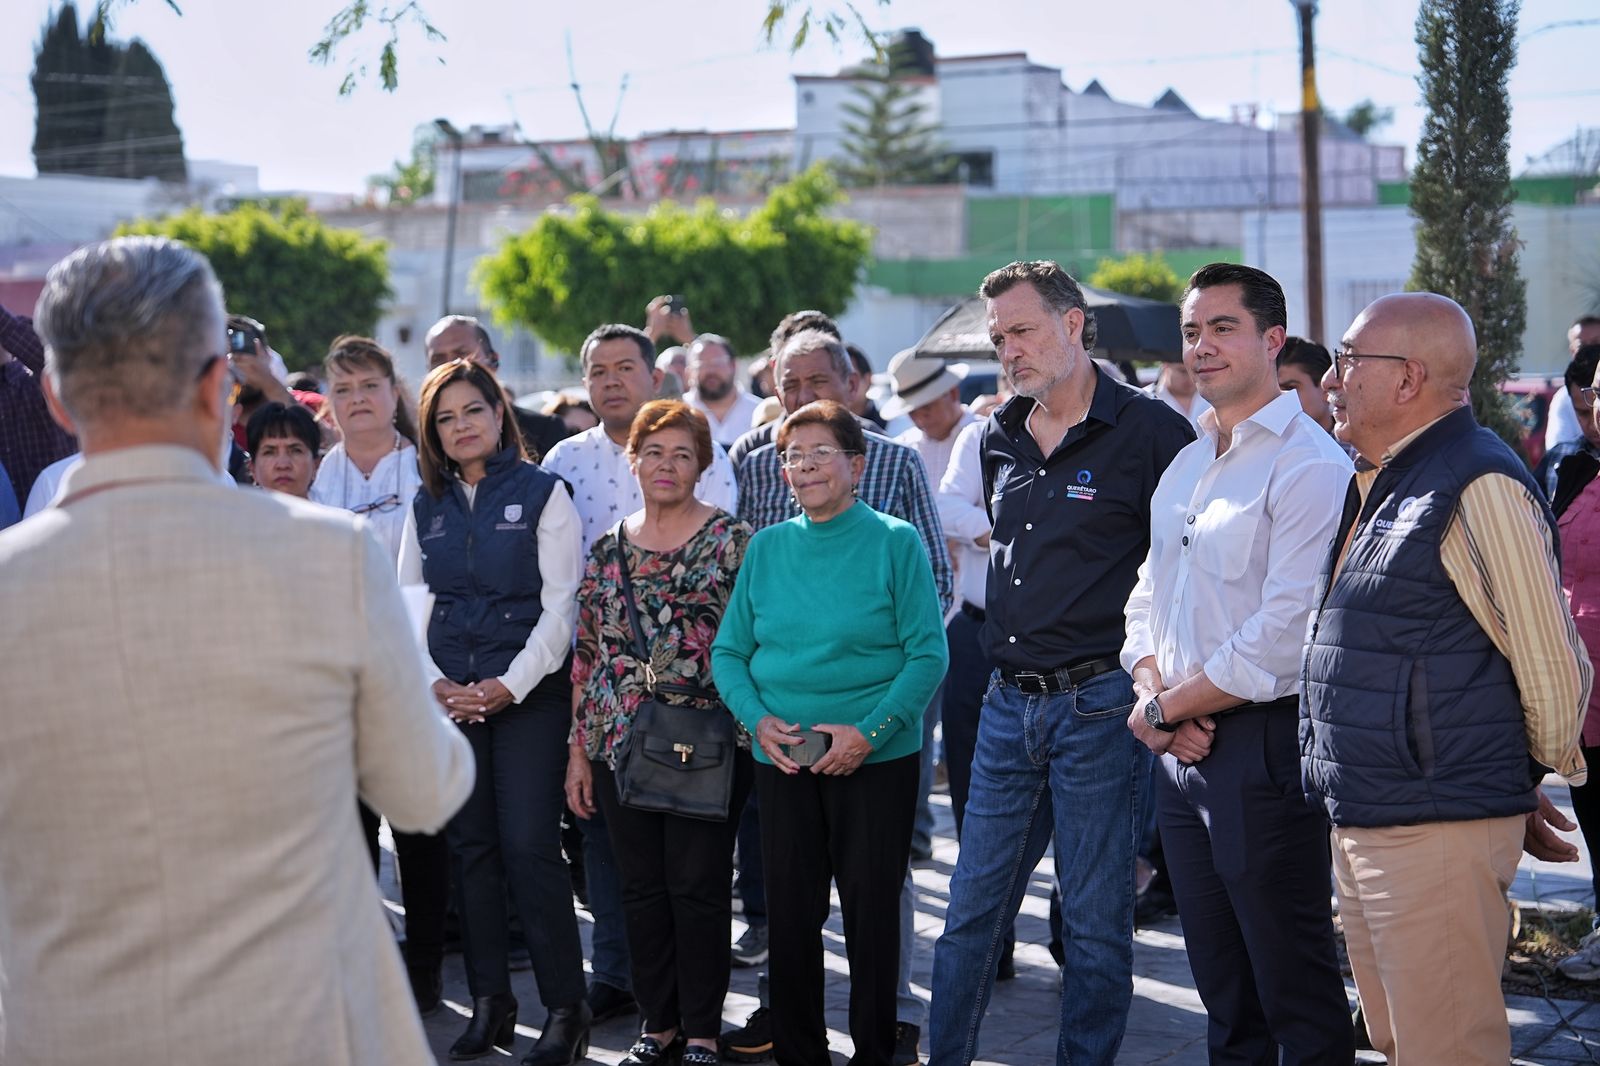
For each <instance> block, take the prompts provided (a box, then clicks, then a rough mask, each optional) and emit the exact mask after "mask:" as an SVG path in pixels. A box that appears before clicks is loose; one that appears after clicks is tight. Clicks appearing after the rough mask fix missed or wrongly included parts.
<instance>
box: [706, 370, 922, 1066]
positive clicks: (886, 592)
mask: <svg viewBox="0 0 1600 1066" xmlns="http://www.w3.org/2000/svg"><path fill="white" fill-rule="evenodd" d="M866 447H867V446H866V439H865V437H864V436H863V435H862V432H861V427H860V425H859V424H858V423H857V422H856V420H855V418H854V416H852V415H851V414H850V412H849V411H848V410H846V409H845V408H844V407H842V406H841V405H839V404H836V403H833V402H831V401H819V402H817V403H812V404H807V405H806V406H805V407H802V408H801V409H800V410H798V411H796V412H795V413H794V414H793V415H791V416H790V417H789V418H788V420H787V421H785V422H784V424H783V427H782V428H781V429H780V430H779V431H778V439H777V449H778V454H779V456H780V458H781V460H782V464H783V474H784V479H785V480H786V481H787V482H788V483H789V488H790V490H791V491H792V492H793V494H794V496H795V499H796V500H797V501H798V502H799V504H800V509H801V512H802V513H801V514H800V516H799V517H797V518H793V519H790V520H789V521H787V522H783V523H780V524H778V525H776V526H772V527H770V528H768V529H764V530H762V531H761V532H759V533H757V534H756V535H755V536H754V537H753V538H751V540H750V545H749V547H748V549H747V550H746V554H745V559H744V565H743V566H742V567H741V568H740V571H739V578H738V581H737V582H736V583H735V585H734V589H733V595H732V598H731V599H730V600H729V602H728V607H727V611H726V612H725V613H724V615H723V618H722V626H721V628H720V629H719V630H718V633H717V639H716V643H715V644H714V645H713V646H712V651H711V669H712V676H713V677H714V678H715V680H716V684H717V689H718V691H719V692H721V694H722V698H723V700H724V702H726V703H727V705H728V707H729V709H730V710H732V711H733V713H734V715H735V716H736V717H737V718H738V719H739V721H740V722H742V723H743V724H744V726H745V728H746V729H748V730H750V732H751V733H752V734H753V735H754V736H755V739H756V751H755V755H756V762H757V765H756V789H757V791H758V792H759V794H760V804H759V808H760V816H761V843H762V851H763V853H764V854H765V856H766V863H767V875H766V888H767V914H768V919H769V921H768V929H769V930H770V937H771V940H770V945H769V946H770V951H771V955H770V957H769V959H768V970H769V976H770V980H771V982H772V1023H773V1055H774V1057H775V1058H776V1059H777V1062H778V1064H779V1066H790V1064H804V1066H821V1064H824V1063H827V1062H828V1061H829V1057H828V1034H827V1027H826V1024H825V1022H824V1019H823V995H822V989H823V965H822V963H823V950H822V925H823V923H824V921H826V919H827V916H828V889H829V882H830V880H832V881H836V882H837V884H838V888H839V899H840V904H841V910H842V912H843V916H844V934H845V943H846V948H847V953H848V955H849V958H850V1036H851V1039H852V1040H853V1041H854V1042H855V1055H854V1057H853V1058H852V1059H851V1062H852V1063H855V1064H857V1066H889V1064H890V1062H891V1060H892V1058H893V1054H894V1043H895V980H896V970H897V965H898V962H899V958H900V927H899V922H898V921H897V920H896V915H897V914H898V907H899V898H900V886H901V883H902V882H903V881H904V879H905V873H906V863H907V861H908V859H909V858H910V851H911V826H912V819H913V817H914V814H915V807H916V792H917V772H918V752H919V751H920V749H921V747H922V711H923V709H924V708H925V707H927V705H928V702H929V700H930V699H932V697H933V693H934V690H935V689H937V688H938V686H939V684H940V683H941V681H942V680H943V679H944V671H945V665H946V661H947V651H946V643H945V637H944V624H943V622H944V619H943V617H942V616H941V613H940V610H939V600H938V595H937V593H936V592H935V591H934V584H933V569H932V567H931V566H930V564H929V562H928V557H927V553H926V551H925V549H924V548H923V546H922V541H921V539H920V538H919V537H918V535H917V532H916V530H915V528H913V527H912V526H910V525H908V524H907V523H905V522H902V521H900V520H899V519H897V518H891V517H889V516H888V515H884V514H880V513H878V512H877V511H874V510H873V509H872V508H870V507H868V506H867V505H866V504H864V503H861V502H860V501H858V500H856V499H855V486H856V482H858V481H859V480H860V479H861V475H862V471H863V469H864V468H865V464H866V460H865V453H866Z"/></svg>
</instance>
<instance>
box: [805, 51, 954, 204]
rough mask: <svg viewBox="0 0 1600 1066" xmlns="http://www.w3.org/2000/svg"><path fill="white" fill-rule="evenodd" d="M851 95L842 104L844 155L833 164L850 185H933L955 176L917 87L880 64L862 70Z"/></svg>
mask: <svg viewBox="0 0 1600 1066" xmlns="http://www.w3.org/2000/svg"><path fill="white" fill-rule="evenodd" d="M857 77H859V78H861V79H863V80H862V82H861V83H860V84H857V85H856V86H855V87H854V88H852V90H851V94H852V96H853V99H851V100H848V101H846V102H845V103H844V104H842V105H841V106H840V109H841V110H842V111H844V113H845V114H846V115H849V116H850V117H849V118H848V119H846V120H845V122H844V123H843V127H844V132H845V140H844V142H843V144H842V145H841V147H842V149H843V151H844V158H842V159H839V160H836V161H835V162H834V169H835V170H836V171H837V172H838V174H839V179H840V180H841V181H842V182H844V184H846V185H854V186H878V185H931V184H937V183H940V182H947V181H949V180H951V177H952V175H953V174H954V171H955V167H954V166H953V164H952V162H951V159H950V156H949V153H947V152H945V151H943V150H942V149H941V148H940V146H939V140H938V126H937V125H935V124H934V123H932V122H929V121H928V118H927V112H928V109H927V107H926V105H924V104H923V103H922V102H921V101H920V100H918V99H917V91H916V88H915V87H914V86H913V85H911V84H909V83H907V82H906V81H905V80H904V79H901V78H898V77H895V76H894V74H892V73H891V72H889V71H886V70H884V69H883V68H881V67H872V68H867V69H864V70H861V71H859V72H858V74H857Z"/></svg>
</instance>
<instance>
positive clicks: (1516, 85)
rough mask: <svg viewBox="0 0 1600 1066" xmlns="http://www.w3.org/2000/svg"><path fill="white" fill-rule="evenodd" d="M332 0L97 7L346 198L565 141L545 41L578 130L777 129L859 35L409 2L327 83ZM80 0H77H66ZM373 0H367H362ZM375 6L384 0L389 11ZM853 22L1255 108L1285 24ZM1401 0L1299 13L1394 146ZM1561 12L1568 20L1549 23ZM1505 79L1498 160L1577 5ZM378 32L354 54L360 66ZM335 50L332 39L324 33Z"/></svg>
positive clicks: (248, 150)
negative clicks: (807, 37) (393, 54)
mask: <svg viewBox="0 0 1600 1066" xmlns="http://www.w3.org/2000/svg"><path fill="white" fill-rule="evenodd" d="M340 2H341V0H273V2H271V3H265V4H262V3H255V2H249V3H247V2H244V0H179V6H180V7H181V8H182V10H183V14H182V15H181V16H180V15H178V14H176V13H174V12H173V10H172V9H171V8H170V7H169V6H167V4H166V3H164V2H163V0H131V2H129V3H126V4H124V5H119V11H120V13H119V17H118V22H117V27H116V36H117V37H119V38H124V39H125V38H129V37H134V36H138V37H141V38H143V40H144V41H145V43H146V44H147V45H149V46H150V48H151V49H152V50H153V51H154V52H155V54H156V56H157V58H158V59H160V60H161V62H162V63H163V64H164V66H165V67H166V71H167V77H168V80H169V81H170V82H171V83H172V87H173V92H174V95H175V97H176V100H177V118H178V124H179V126H180V128H181V129H182V131H183V135H184V142H185V146H186V149H187V152H188V155H189V156H190V157H191V158H199V159H221V160H226V161H228V162H237V163H252V164H255V165H257V166H259V167H260V170H261V183H262V187H263V188H265V189H268V190H282V189H307V190H318V191H333V192H359V191H361V190H362V189H363V187H364V184H365V179H366V177H367V176H368V175H370V174H375V173H378V172H380V171H383V170H386V169H388V167H389V165H390V163H391V162H392V161H393V160H394V159H396V158H398V157H402V156H404V155H405V154H407V153H408V152H409V149H410V143H411V137H412V131H413V129H414V127H416V126H417V125H418V124H421V123H427V122H431V121H432V120H433V119H434V118H436V117H445V118H448V119H450V120H451V121H453V122H454V123H455V124H456V125H457V126H459V127H462V128H465V127H466V126H467V125H469V124H471V123H475V122H476V123H483V124H501V123H508V122H511V121H516V122H518V123H520V124H521V127H522V130H523V132H524V134H525V135H526V136H527V137H529V138H532V139H544V138H559V137H573V136H578V135H581V134H582V132H583V125H582V122H581V120H580V119H579V116H578V111H577V106H576V104H575V103H574V100H573V95H572V92H571V90H570V89H569V88H568V85H567V83H568V81H569V80H570V79H569V77H568V72H567V43H566V42H567V40H568V39H569V37H570V40H571V46H572V52H573V55H574V58H575V61H576V64H577V75H578V79H579V81H580V83H581V84H582V86H583V89H584V98H585V102H586V104H587V105H588V108H589V112H590V115H591V116H592V117H593V118H594V120H595V121H596V123H597V124H600V125H602V126H604V125H606V124H608V123H609V122H610V120H611V116H612V113H613V111H614V110H616V108H617V104H618V89H619V85H620V83H621V80H622V78H623V76H624V75H626V76H627V78H628V90H627V92H626V94H625V95H624V96H623V97H622V99H621V110H620V117H619V120H618V122H617V131H618V132H619V133H620V134H623V135H633V134H637V133H640V132H643V131H646V130H661V129H713V130H716V129H761V128H780V127H788V126H792V125H793V123H794V89H793V82H792V81H791V80H790V79H791V76H792V75H794V74H797V73H799V74H831V73H834V72H836V71H837V69H838V68H839V67H840V66H841V65H844V64H847V63H853V62H855V61H857V60H858V59H859V58H860V57H861V55H862V53H863V48H862V47H861V46H859V45H857V44H856V42H854V41H847V43H846V45H845V46H844V47H843V48H836V47H835V46H833V45H832V44H831V43H830V42H828V41H827V39H826V38H825V37H823V36H821V35H820V34H818V35H815V36H814V40H813V42H812V43H810V44H808V45H807V46H806V48H805V49H804V50H803V51H802V52H801V53H800V54H799V55H797V56H793V57H791V56H790V55H789V54H788V52H787V50H786V49H783V48H778V49H770V48H767V47H765V46H764V45H763V44H762V43H761V40H760V22H761V18H762V16H763V14H764V13H765V10H766V7H767V4H766V2H765V0H691V2H688V3H677V4H661V3H643V2H640V0H611V2H609V3H585V2H582V0H579V2H563V3H552V2H549V0H522V2H518V0H422V3H423V7H424V9H425V10H426V11H427V12H428V14H429V15H430V16H431V17H432V19H433V21H434V23H435V24H436V25H437V26H438V27H439V29H441V30H442V31H443V32H444V33H445V34H446V35H447V37H448V40H447V41H446V42H445V43H443V44H430V43H428V42H427V41H425V40H424V39H423V37H422V35H421V33H420V32H417V31H415V30H412V29H407V31H406V32H405V33H404V34H403V35H402V41H401V56H400V88H399V90H398V91H397V92H395V93H393V94H389V93H385V92H383V91H382V90H381V89H379V88H378V87H377V83H376V80H375V79H369V80H368V81H366V82H365V83H363V85H362V86H361V87H360V88H359V89H358V90H357V92H356V93H355V95H354V96H352V97H348V98H343V99H341V98H340V97H339V96H338V95H337V87H338V84H339V82H340V80H341V78H342V77H343V75H344V69H345V68H344V59H345V57H343V56H341V57H340V58H339V59H336V60H335V63H334V64H333V65H332V66H330V67H328V68H322V67H318V66H315V65H313V64H312V63H311V62H310V61H309V60H308V58H307V55H306V53H307V51H308V49H309V48H310V46H311V45H312V44H313V43H314V42H315V40H316V39H317V37H318V36H319V33H320V30H321V28H322V25H323V23H324V22H325V21H326V20H327V18H328V17H329V16H330V15H331V14H333V12H334V11H336V10H337V9H338V7H339V6H340ZM91 6H92V0H82V2H81V3H80V5H79V7H80V10H83V9H85V8H88V7H91ZM373 6H374V7H381V6H383V5H382V4H379V3H374V5H373ZM391 6H398V5H397V4H391ZM860 6H861V7H862V9H863V10H864V11H865V12H866V14H867V16H868V18H869V19H870V20H871V22H872V23H873V25H874V26H876V27H878V28H882V29H890V30H892V29H897V28H902V27H908V26H915V27H917V28H919V29H921V30H922V32H923V33H924V34H925V35H926V36H927V37H928V38H930V39H931V40H932V41H933V43H934V45H935V47H936V49H937V51H938V52H939V54H941V55H963V54H974V53H985V52H1014V51H1026V52H1027V53H1028V54H1029V56H1030V57H1031V58H1032V59H1033V60H1035V61H1036V62H1039V63H1044V64H1048V65H1051V66H1057V67H1060V68H1061V71H1062V76H1063V78H1064V80H1065V81H1066V83H1067V85H1068V86H1070V87H1071V88H1073V89H1082V88H1083V86H1084V85H1085V84H1087V83H1088V81H1089V80H1090V79H1091V78H1098V79H1099V80H1100V82H1101V84H1103V85H1104V86H1105V87H1106V89H1107V90H1108V91H1109V92H1110V93H1111V95H1112V96H1114V97H1116V98H1118V99H1125V100H1129V101H1134V102H1140V103H1148V102H1150V101H1152V100H1154V99H1155V98H1156V97H1157V96H1158V95H1160V94H1161V92H1162V91H1163V90H1165V89H1166V88H1167V87H1169V86H1170V87H1172V88H1174V89H1176V90H1177V91H1178V93H1179V94H1180V95H1181V96H1182V97H1183V98H1184V99H1186V100H1187V101H1188V102H1189V104H1190V106H1191V107H1193V108H1194V109H1195V110H1196V111H1198V112H1200V113H1201V114H1204V115H1209V116H1214V117H1222V118H1225V117H1227V115H1228V113H1229V110H1230V107H1231V106H1233V105H1239V104H1255V105H1258V106H1259V107H1260V109H1261V110H1262V111H1263V112H1264V113H1271V112H1276V111H1290V110H1294V109H1296V108H1297V107H1298V95H1299V90H1298V85H1299V80H1298V71H1297V64H1298V59H1297V49H1298V39H1297V35H1296V27H1295V15H1294V10H1293V7H1292V5H1291V3H1290V2H1289V0H1230V2H1223V0H1209V2H1205V3H1195V2H1193V0H1121V2H1119V3H1116V4H1111V5H1107V4H1103V3H1102V4H1083V3H1076V4H1072V3H1056V4H1043V3H1039V2H1038V0H982V2H973V0H963V2H955V0H890V2H889V3H888V4H884V5H881V6H879V5H876V4H874V3H873V0H865V2H864V3H862V4H861V5H860ZM7 7H8V9H9V10H10V11H11V14H10V16H9V17H8V18H7V24H8V25H10V26H11V27H12V29H13V32H11V33H8V34H5V35H3V39H0V174H11V175H24V176H26V175H30V174H32V173H33V159H32V155H31V145H32V138H33V111H34V101H33V90H32V87H31V86H30V84H29V80H28V79H29V75H30V73H31V71H32V66H33V47H34V45H35V44H36V43H37V40H38V37H39V32H40V29H41V27H42V26H43V25H44V23H45V21H46V19H47V18H48V16H49V14H50V12H51V11H52V10H53V9H54V7H55V3H54V2H53V0H10V2H9V3H8V4H7ZM1415 16H1416V5H1415V4H1412V3H1406V2H1403V0H1402V2H1396V0H1325V2H1324V3H1323V4H1322V10H1321V12H1320V13H1319V15H1318V18H1317V44H1318V50H1319V62H1318V74H1319V86H1320V89H1321V93H1322V97H1323V100H1324V102H1325V103H1326V104H1327V105H1328V106H1329V107H1330V108H1332V109H1333V110H1335V111H1343V110H1345V109H1347V108H1348V107H1350V106H1351V105H1352V104H1355V103H1357V102H1358V101H1360V100H1362V99H1364V98H1368V97H1370V98H1371V99H1373V100H1374V101H1376V102H1377V103H1378V104H1379V105H1381V106H1385V107H1393V108H1395V111H1396V120H1395V122H1394V124H1393V125H1391V126H1389V127H1386V128H1385V129H1383V130H1382V131H1381V132H1380V134H1379V136H1378V138H1377V139H1379V140H1382V141H1384V142H1387V143H1397V144H1403V145H1405V146H1406V147H1407V153H1406V159H1407V162H1408V163H1410V162H1411V161H1412V159H1413V156H1414V149H1415V143H1416V137H1417V132H1418V130H1419V129H1420V124H1421V109H1420V107H1419V106H1418V103H1417V101H1418V96H1419V91H1418V89H1417V85H1416V82H1415V75H1416V71H1417V59H1416V45H1415V43H1414V40H1413V35H1414V21H1415ZM1565 22H1577V23H1580V24H1579V25H1568V26H1554V27H1553V28H1544V27H1552V24H1557V23H1565ZM1521 34H1522V41H1521V47H1520V53H1519V61H1518V64H1517V67H1516V69H1515V70H1514V71H1513V73H1512V77H1511V86H1510V92H1511V100H1512V137H1511V159H1512V167H1513V172H1514V173H1515V172H1518V171H1520V170H1521V168H1522V165H1523V163H1524V162H1525V159H1526V157H1527V156H1530V155H1536V154H1539V153H1542V152H1543V151H1545V150H1546V149H1547V148H1550V147H1552V146H1553V145H1555V144H1556V143H1557V142H1559V141H1561V140H1563V139H1565V138H1567V137H1569V136H1571V135H1572V134H1573V132H1574V131H1575V130H1576V128H1577V127H1578V126H1579V125H1581V124H1583V123H1585V122H1588V123H1590V124H1593V123H1595V122H1596V121H1597V118H1596V116H1597V115H1600V64H1597V63H1596V62H1595V56H1596V55H1600V10H1597V7H1596V4H1595V3H1594V0H1525V2H1524V4H1523V7H1522V17H1521ZM381 39H382V38H381V33H380V31H377V30H373V31H369V35H368V36H367V38H366V39H365V40H364V41H363V42H362V45H363V49H364V53H365V54H366V55H368V56H369V57H370V58H372V59H374V60H375V59H376V54H377V47H378V45H379V44H380V43H381ZM346 51H347V52H348V51H349V49H348V46H347V48H346Z"/></svg>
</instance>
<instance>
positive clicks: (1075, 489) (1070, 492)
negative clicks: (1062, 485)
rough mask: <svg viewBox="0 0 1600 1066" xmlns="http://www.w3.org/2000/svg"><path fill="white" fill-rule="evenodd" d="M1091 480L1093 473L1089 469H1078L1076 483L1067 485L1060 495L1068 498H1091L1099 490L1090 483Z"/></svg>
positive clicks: (1092, 479)
mask: <svg viewBox="0 0 1600 1066" xmlns="http://www.w3.org/2000/svg"><path fill="white" fill-rule="evenodd" d="M1093 481H1094V474H1093V473H1092V472H1091V471H1088V470H1080V471H1078V483H1077V484H1076V485H1068V486H1067V487H1066V490H1065V491H1064V492H1063V493H1062V495H1063V496H1065V497H1066V498H1067V499H1069V500H1093V499H1094V497H1095V493H1096V492H1098V491H1099V490H1098V489H1096V488H1095V487H1094V485H1093V484H1091V482H1093Z"/></svg>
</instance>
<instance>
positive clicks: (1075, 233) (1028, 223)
mask: <svg viewBox="0 0 1600 1066" xmlns="http://www.w3.org/2000/svg"><path fill="white" fill-rule="evenodd" d="M1116 226H1117V205H1116V199H1115V198H1114V197H1113V196H1112V195H1111V194H1110V193H1096V194H1094V195H1092V196H995V197H970V198H968V200H967V251H968V252H970V253H972V254H974V255H1000V256H1003V257H1004V258H1003V259H1002V260H1001V262H1000V265H1002V266H1003V265H1005V264H1006V263H1009V262H1011V261H1012V260H1013V259H1039V258H1042V257H1043V253H1046V252H1049V251H1051V250H1054V249H1060V248H1112V247H1115V245H1116Z"/></svg>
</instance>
